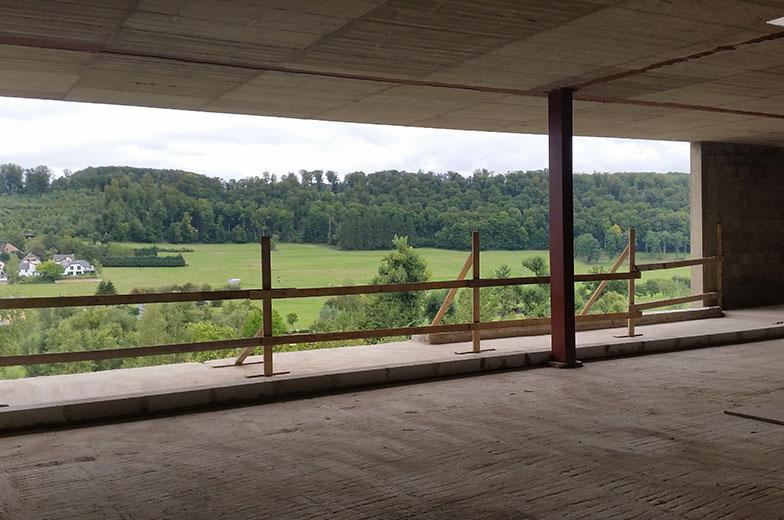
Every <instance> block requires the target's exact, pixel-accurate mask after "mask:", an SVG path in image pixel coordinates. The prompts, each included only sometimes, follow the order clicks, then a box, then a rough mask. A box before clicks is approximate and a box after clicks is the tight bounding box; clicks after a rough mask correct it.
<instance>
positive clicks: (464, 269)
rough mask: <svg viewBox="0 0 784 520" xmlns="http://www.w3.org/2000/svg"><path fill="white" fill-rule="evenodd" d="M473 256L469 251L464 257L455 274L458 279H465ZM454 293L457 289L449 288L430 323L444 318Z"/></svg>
mask: <svg viewBox="0 0 784 520" xmlns="http://www.w3.org/2000/svg"><path fill="white" fill-rule="evenodd" d="M473 258H474V255H473V254H472V253H469V254H468V258H466V261H465V263H463V267H462V268H461V269H460V272H459V273H458V275H457V279H458V280H464V279H465V277H466V275H467V274H468V270H469V269H471V266H472V265H473ZM455 295H457V289H456V288H454V287H452V288H451V289H449V292H448V293H447V295H446V298H444V303H442V304H441V307H440V308H439V309H438V312H437V313H436V317H435V318H433V322H432V323H431V325H438V324H439V323H441V320H443V319H444V314H446V311H447V310H449V306H450V305H452V301H453V300H454V299H455Z"/></svg>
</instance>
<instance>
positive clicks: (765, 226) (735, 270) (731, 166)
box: [691, 142, 784, 309]
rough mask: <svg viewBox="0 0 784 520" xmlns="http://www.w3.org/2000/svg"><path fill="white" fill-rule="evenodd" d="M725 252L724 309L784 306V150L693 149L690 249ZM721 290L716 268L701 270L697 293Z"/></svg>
mask: <svg viewBox="0 0 784 520" xmlns="http://www.w3.org/2000/svg"><path fill="white" fill-rule="evenodd" d="M719 223H720V224H721V228H722V237H723V247H724V257H725V260H724V276H723V278H722V279H723V283H724V307H725V308H727V309H736V308H745V307H755V306H759V305H774V304H784V148H779V147H772V146H760V145H748V144H731V143H710V142H703V143H693V144H692V148H691V248H692V253H693V254H694V255H695V256H698V255H702V256H710V255H714V254H715V252H716V232H715V230H716V224H719ZM714 288H715V270H714V268H713V267H708V266H706V267H704V268H695V269H694V270H693V272H692V290H693V292H695V293H696V292H703V291H711V290H713V289H714Z"/></svg>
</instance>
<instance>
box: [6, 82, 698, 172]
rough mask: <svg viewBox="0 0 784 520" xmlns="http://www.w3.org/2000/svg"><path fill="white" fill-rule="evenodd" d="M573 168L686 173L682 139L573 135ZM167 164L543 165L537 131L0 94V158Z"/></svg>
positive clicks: (255, 167)
mask: <svg viewBox="0 0 784 520" xmlns="http://www.w3.org/2000/svg"><path fill="white" fill-rule="evenodd" d="M574 152H575V165H574V167H575V171H576V172H587V173H590V172H595V171H600V172H605V171H657V172H668V171H683V172H685V171H688V168H689V146H688V144H687V143H674V142H664V141H641V140H633V139H602V138H580V137H578V138H575V141H574ZM4 162H13V163H17V164H20V165H22V166H23V167H32V166H36V165H39V164H45V165H47V166H49V167H50V168H52V169H53V170H55V171H56V172H58V173H60V172H62V170H63V169H65V168H68V169H71V170H73V171H76V170H79V169H81V168H84V167H87V166H106V165H123V166H143V167H151V168H176V169H183V170H188V171H193V172H197V173H202V174H205V175H210V176H219V177H223V178H225V179H236V178H241V177H248V176H252V175H259V174H260V173H262V172H264V171H269V172H270V173H277V174H285V173H288V172H297V171H299V170H302V169H306V170H314V169H321V170H333V171H336V172H338V173H340V174H341V175H342V174H345V173H347V172H352V171H358V170H362V171H365V172H371V171H377V170H384V169H399V170H409V171H417V170H424V171H435V172H445V171H450V170H451V171H459V172H461V173H465V174H470V173H471V172H472V171H474V170H475V169H478V168H487V169H488V170H492V171H495V172H497V173H505V172H507V171H510V170H535V169H541V168H545V167H546V166H547V140H546V137H544V136H537V135H515V134H500V133H490V132H466V131H458V130H435V129H424V128H405V127H394V126H383V125H363V124H353V123H331V122H321V121H307V120H301V119H283V118H274V117H260V116H241V115H231V114H210V113H203V112H186V111H181V110H163V109H153V108H138V107H123V106H116V105H97V104H87V103H65V102H61V101H43V100H30V99H18V98H3V97H0V163H4Z"/></svg>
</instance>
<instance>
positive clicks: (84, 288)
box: [0, 244, 690, 327]
mask: <svg viewBox="0 0 784 520" xmlns="http://www.w3.org/2000/svg"><path fill="white" fill-rule="evenodd" d="M185 247H189V248H191V249H193V250H194V252H193V253H184V254H183V256H184V257H185V259H186V261H187V263H188V265H187V266H186V267H175V268H119V267H115V268H109V267H107V268H104V269H103V274H102V278H103V279H104V280H110V281H112V282H113V283H114V284H115V286H116V287H117V290H118V291H119V292H121V293H126V292H130V291H131V290H132V289H134V288H155V287H162V286H165V285H173V284H177V285H181V284H185V283H189V282H190V283H194V284H197V285H202V284H210V285H212V286H213V288H221V287H223V286H225V285H226V283H227V281H228V280H229V279H230V278H239V279H240V280H241V287H242V288H255V287H259V286H260V284H261V283H260V267H259V256H260V255H259V246H258V245H255V244H194V245H190V246H185ZM417 251H418V252H419V253H420V254H421V255H422V256H423V257H424V258H425V259H426V260H427V263H428V265H429V266H430V269H431V272H432V279H434V280H447V279H453V278H455V277H456V276H457V273H458V271H459V270H460V267H461V266H462V265H463V262H464V261H465V259H466V257H467V255H468V252H466V251H449V250H444V249H428V248H424V249H417ZM387 253H388V252H387V251H339V250H336V249H332V248H329V247H325V246H318V245H311V244H278V246H277V248H276V250H275V251H273V252H272V285H273V287H319V286H329V285H346V284H362V283H368V282H370V281H371V279H372V278H373V276H374V275H375V274H376V271H377V269H378V265H379V262H380V261H381V259H382V258H383V257H384V256H385V255H386V254H387ZM537 255H538V256H542V257H544V258H545V259H547V255H548V253H547V251H486V252H483V253H482V256H481V260H482V276H484V277H490V276H492V274H493V272H494V271H495V270H496V269H498V267H500V266H501V265H502V264H506V265H508V266H509V267H510V268H511V269H512V276H527V275H530V274H531V273H530V272H527V271H525V272H524V271H523V268H522V266H521V261H522V260H523V259H524V258H529V257H532V256H537ZM667 258H668V259H672V258H674V256H672V255H667ZM659 259H661V255H657V256H655V257H653V256H651V255H648V254H647V253H638V254H637V261H638V262H639V263H643V262H649V261H656V260H659ZM612 261H613V259H609V258H604V259H602V260H601V261H600V262H599V264H600V265H603V266H604V267H605V270H607V269H608V268H609V266H610V264H611V263H612ZM590 267H591V266H590V265H588V264H586V263H584V262H581V261H579V260H575V272H578V273H586V272H589V270H590ZM645 274H646V277H645V278H671V277H672V276H675V275H678V276H679V277H680V278H682V279H688V278H689V277H690V269H689V268H680V269H672V270H669V271H658V272H649V273H645ZM97 284H98V282H97V281H81V280H79V281H64V282H59V283H57V284H22V285H0V297H8V296H17V297H19V296H71V295H86V294H94V293H95V288H96V286H97ZM323 302H324V298H308V299H299V300H283V301H280V302H276V303H275V309H276V310H277V311H278V312H280V313H281V314H282V315H284V316H285V315H286V314H288V313H290V312H294V313H296V314H297V315H298V316H299V321H298V323H297V325H296V326H299V327H304V326H307V325H309V324H310V323H311V322H312V321H313V320H315V319H316V318H317V317H318V313H319V310H320V309H321V306H322V304H323Z"/></svg>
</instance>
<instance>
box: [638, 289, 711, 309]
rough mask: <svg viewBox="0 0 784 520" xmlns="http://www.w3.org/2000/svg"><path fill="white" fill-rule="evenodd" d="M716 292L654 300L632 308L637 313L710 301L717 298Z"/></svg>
mask: <svg viewBox="0 0 784 520" xmlns="http://www.w3.org/2000/svg"><path fill="white" fill-rule="evenodd" d="M718 296H719V293H718V292H707V293H702V294H692V295H689V296H680V297H678V298H669V299H667V300H656V301H652V302H645V303H638V304H636V305H634V306H633V308H634V309H635V310H637V311H644V310H647V309H656V308H658V307H669V306H670V305H678V304H680V303H689V302H696V301H700V300H710V299H714V298H717V297H718Z"/></svg>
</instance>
